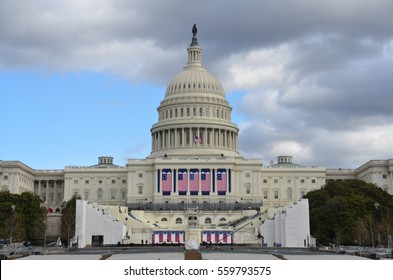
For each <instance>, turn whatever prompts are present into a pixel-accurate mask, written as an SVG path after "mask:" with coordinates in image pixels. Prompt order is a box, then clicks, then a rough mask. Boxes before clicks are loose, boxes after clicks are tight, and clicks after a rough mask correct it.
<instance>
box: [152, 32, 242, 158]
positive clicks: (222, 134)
mask: <svg viewBox="0 0 393 280" xmlns="http://www.w3.org/2000/svg"><path fill="white" fill-rule="evenodd" d="M187 52H188V61H187V65H186V66H185V67H184V68H183V70H182V71H181V72H180V73H179V74H177V75H176V76H175V77H174V78H173V79H172V81H171V82H170V83H169V85H168V87H167V90H166V93H165V97H164V99H163V100H162V101H161V103H160V106H159V107H158V108H157V111H158V122H157V123H155V124H154V125H153V126H152V128H151V134H152V153H151V156H163V155H166V156H168V155H172V154H176V155H188V154H193V155H195V154H196V153H198V154H201V155H202V154H205V155H206V154H209V155H211V154H219V155H221V156H222V155H228V156H236V155H238V152H237V137H238V132H239V129H238V128H237V126H236V125H235V124H234V123H232V122H231V112H232V107H231V106H230V105H229V102H228V101H227V100H226V98H225V91H224V89H223V87H222V85H221V83H220V81H219V80H218V79H217V78H216V77H214V76H213V75H212V74H210V73H209V72H208V71H207V70H206V69H205V68H204V67H203V65H202V60H201V53H202V48H201V47H200V46H199V44H198V41H197V37H196V32H195V33H194V32H193V37H192V42H191V44H190V46H189V47H188V48H187Z"/></svg>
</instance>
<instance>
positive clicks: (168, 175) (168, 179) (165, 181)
mask: <svg viewBox="0 0 393 280" xmlns="http://www.w3.org/2000/svg"><path fill="white" fill-rule="evenodd" d="M171 190H172V170H170V169H163V170H162V191H163V192H166V193H168V192H169V193H170V192H171Z"/></svg>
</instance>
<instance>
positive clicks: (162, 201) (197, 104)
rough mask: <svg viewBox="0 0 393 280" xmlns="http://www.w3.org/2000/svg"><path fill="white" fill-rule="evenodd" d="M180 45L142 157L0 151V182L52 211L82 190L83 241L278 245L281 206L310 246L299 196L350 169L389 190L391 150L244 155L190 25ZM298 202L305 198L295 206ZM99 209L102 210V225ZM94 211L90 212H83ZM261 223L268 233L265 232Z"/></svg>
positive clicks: (221, 93)
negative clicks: (53, 158)
mask: <svg viewBox="0 0 393 280" xmlns="http://www.w3.org/2000/svg"><path fill="white" fill-rule="evenodd" d="M187 51H188V60H187V64H186V66H185V67H184V68H183V70H182V71H181V72H180V73H179V74H178V75H176V76H175V77H174V78H173V80H172V81H171V82H170V84H169V85H168V87H167V90H166V93H165V97H164V99H163V100H162V101H161V103H160V105H159V107H158V109H157V110H158V121H157V122H156V123H155V124H153V125H152V127H151V154H150V155H149V156H148V157H146V158H145V159H128V161H127V164H126V166H117V165H115V164H114V163H113V158H112V157H110V156H101V157H99V158H98V163H97V164H95V165H92V166H77V167H75V166H69V167H65V168H64V170H34V169H32V168H30V167H29V166H26V165H25V164H23V163H21V162H19V161H0V187H1V190H9V191H10V192H12V193H21V192H24V191H29V192H34V193H35V194H37V195H39V196H40V197H41V198H42V200H43V204H44V205H45V206H46V207H48V209H49V212H53V213H56V212H60V205H61V203H62V202H63V201H67V200H69V199H70V198H71V197H72V196H73V195H75V194H77V195H79V196H80V197H81V198H82V199H83V201H80V202H78V206H77V208H78V209H83V211H79V212H78V213H79V214H78V215H77V229H76V233H75V235H76V238H77V239H78V242H79V243H78V246H80V247H84V246H95V245H103V244H109V243H113V242H114V241H113V240H118V242H122V243H139V244H140V243H141V241H144V242H147V243H150V244H152V243H153V244H161V243H167V244H168V243H184V242H185V241H186V240H192V239H194V240H196V241H198V242H207V243H210V242H212V243H223V244H224V243H230V244H233V243H238V244H261V243H262V244H280V245H285V244H286V240H285V238H284V239H283V236H284V235H285V234H284V233H285V231H286V228H285V223H281V224H280V223H275V226H274V227H275V228H276V230H277V228H279V231H280V238H277V237H275V232H274V229H273V230H272V228H269V229H268V228H263V224H266V225H267V224H274V223H273V222H266V223H265V221H272V220H274V217H275V216H276V215H278V214H279V215H280V217H282V216H283V213H285V216H286V217H287V216H288V217H289V216H290V217H292V219H299V221H297V220H295V221H293V220H292V221H291V222H290V223H288V224H291V225H295V228H294V227H293V226H292V228H291V229H289V228H288V230H291V232H302V236H298V237H294V236H291V237H288V240H289V239H290V240H291V243H288V244H298V245H296V246H299V247H302V246H309V242H310V236H309V225H308V212H307V214H306V215H304V217H300V215H291V214H290V213H291V211H292V210H291V209H297V210H294V212H293V213H304V207H308V204H307V203H304V202H300V199H301V198H302V197H303V196H304V195H305V194H306V193H307V192H309V191H311V190H315V189H318V188H320V187H321V186H323V185H324V184H325V183H326V181H327V180H345V179H355V178H357V179H363V180H365V181H367V182H372V183H376V184H377V185H378V186H379V187H381V188H383V189H384V190H385V191H387V192H389V193H390V194H393V187H392V186H393V176H392V173H393V160H371V161H369V162H368V163H366V164H364V165H363V166H361V167H359V168H357V169H350V170H349V169H334V170H333V169H330V170H329V169H328V170H327V169H326V168H324V167H317V166H310V167H307V166H301V165H299V164H295V163H294V162H293V159H292V157H291V156H278V157H277V162H275V163H273V162H272V163H271V164H270V165H269V166H263V164H262V160H261V159H249V158H244V157H242V156H241V155H240V154H239V151H238V135H239V128H238V127H237V125H236V124H234V123H233V122H232V121H231V111H232V108H231V106H230V104H229V103H228V101H227V99H226V97H225V92H224V89H223V87H222V85H221V83H220V81H219V80H218V79H217V78H216V77H214V76H213V75H212V74H210V73H209V72H208V71H207V70H206V69H205V68H204V67H203V65H202V59H201V55H202V48H201V47H200V46H199V43H198V41H197V37H196V33H195V34H194V36H193V37H192V42H191V44H190V46H189V48H188V49H187ZM296 205H298V206H296ZM299 205H306V206H304V207H303V206H302V207H303V208H301V210H299V207H300V206H299ZM283 209H285V210H283ZM296 211H297V212H296ZM307 211H308V210H307ZM97 213H102V214H101V215H99V216H97ZM101 216H102V217H105V219H106V220H105V225H106V226H104V227H102V226H100V225H102V223H103V221H101V219H103V218H100V217H101ZM108 217H111V218H113V222H114V223H116V228H118V229H119V232H122V233H121V234H120V235H119V234H117V235H116V236H118V237H114V236H112V235H111V233H110V230H109V228H110V226H108V221H107V220H108ZM293 217H295V218H293ZM296 217H297V218H296ZM305 217H306V218H307V221H306V222H305V221H304V219H305ZM280 219H281V218H280ZM91 220H94V221H95V222H94V223H91V222H87V221H91ZM78 221H79V223H78ZM119 222H120V223H121V224H122V225H119ZM277 224H280V225H281V226H280V225H277ZM296 225H299V226H301V227H302V228H301V229H299V228H296ZM280 227H281V228H280ZM263 232H266V233H267V235H268V236H269V240H263V238H264V237H263V235H262V233H263ZM276 235H277V233H276ZM119 236H120V237H119ZM116 238H117V239H116ZM294 238H295V239H296V238H297V239H298V240H295V239H294ZM265 239H267V236H266V238H265ZM108 240H110V241H108ZM274 240H280V241H279V242H275V241H274Z"/></svg>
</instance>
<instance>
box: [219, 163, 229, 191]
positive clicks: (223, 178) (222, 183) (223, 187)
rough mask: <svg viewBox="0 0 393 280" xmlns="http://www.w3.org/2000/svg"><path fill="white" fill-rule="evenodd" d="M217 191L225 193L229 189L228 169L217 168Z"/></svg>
mask: <svg viewBox="0 0 393 280" xmlns="http://www.w3.org/2000/svg"><path fill="white" fill-rule="evenodd" d="M217 191H218V193H225V192H226V191H227V173H226V169H218V170H217Z"/></svg>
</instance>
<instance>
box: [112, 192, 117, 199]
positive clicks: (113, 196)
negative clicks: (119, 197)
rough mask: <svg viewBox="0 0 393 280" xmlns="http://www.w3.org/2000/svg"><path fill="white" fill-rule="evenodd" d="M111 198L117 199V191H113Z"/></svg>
mask: <svg viewBox="0 0 393 280" xmlns="http://www.w3.org/2000/svg"><path fill="white" fill-rule="evenodd" d="M111 199H116V191H111Z"/></svg>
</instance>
